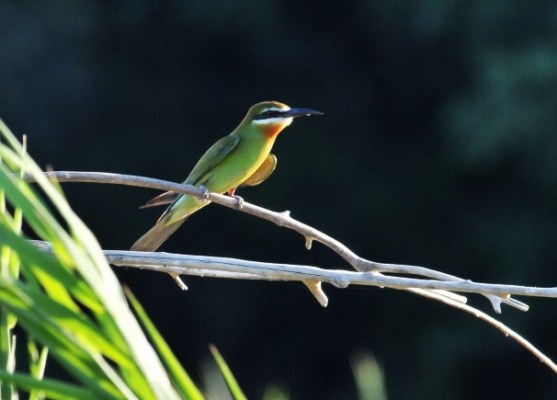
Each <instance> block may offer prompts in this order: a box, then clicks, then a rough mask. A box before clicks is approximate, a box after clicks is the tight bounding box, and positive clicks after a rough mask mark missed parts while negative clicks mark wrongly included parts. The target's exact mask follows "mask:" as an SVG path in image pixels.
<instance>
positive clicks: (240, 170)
mask: <svg viewBox="0 0 557 400" xmlns="http://www.w3.org/2000/svg"><path fill="white" fill-rule="evenodd" d="M322 114H323V113H322V112H320V111H315V110H310V109H307V108H290V107H288V106H287V105H286V104H282V103H279V102H277V101H264V102H262V103H257V104H255V105H254V106H252V107H251V108H250V109H249V110H248V113H247V114H246V116H245V117H244V119H243V120H242V122H240V124H239V125H238V126H237V127H236V129H234V130H233V131H232V133H230V134H229V135H227V136H225V137H223V138H222V139H220V140H219V141H217V142H216V143H215V144H213V145H212V146H211V147H210V148H209V150H207V151H206V152H205V154H203V156H202V157H201V158H200V159H199V161H198V162H197V164H196V165H195V167H194V168H193V169H192V171H191V172H190V174H189V175H188V177H187V179H186V180H185V181H184V184H186V185H193V186H197V187H204V188H205V189H206V190H208V191H210V192H216V193H221V194H222V193H226V192H228V194H229V195H231V196H233V195H234V191H235V190H236V188H238V187H241V186H255V185H259V184H260V183H261V182H263V181H265V180H266V179H267V178H268V177H269V176H270V175H271V173H272V172H273V171H274V170H275V167H276V165H277V158H276V157H275V156H274V155H273V154H271V148H272V147H273V144H274V143H275V139H276V138H277V136H278V134H279V133H280V132H281V131H282V130H283V129H284V128H286V127H287V126H288V125H290V124H291V123H292V121H293V119H294V118H296V117H302V116H310V115H322ZM166 204H170V205H169V206H168V208H167V209H166V211H165V212H164V213H163V214H162V215H161V217H160V218H159V220H158V221H157V223H156V224H155V226H153V227H152V228H151V229H150V230H149V231H147V233H145V234H144V235H143V236H141V237H140V238H139V239H138V240H137V241H136V242H135V243H134V245H133V246H132V247H131V250H135V251H155V250H156V249H158V248H159V246H160V245H161V244H163V243H164V241H165V240H166V239H168V237H169V236H170V235H171V234H172V233H174V231H176V229H178V227H179V226H180V225H181V224H182V223H183V222H184V221H185V220H186V219H187V218H188V217H189V216H190V215H192V214H193V213H194V212H196V211H198V210H199V209H201V208H202V207H205V206H206V205H207V204H209V202H208V201H205V200H202V199H201V198H199V197H198V196H191V195H185V194H179V193H176V192H166V193H163V194H161V195H159V196H157V197H155V198H153V199H151V200H150V201H148V202H147V203H146V204H145V205H143V206H142V208H147V207H154V206H159V205H166ZM171 275H172V276H173V277H174V279H175V280H176V281H177V283H178V284H179V285H180V286H181V287H184V286H182V285H183V283H181V281H180V280H179V278H178V276H177V275H176V274H171Z"/></svg>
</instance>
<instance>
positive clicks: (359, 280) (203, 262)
mask: <svg viewBox="0 0 557 400" xmlns="http://www.w3.org/2000/svg"><path fill="white" fill-rule="evenodd" d="M47 175H48V176H50V177H51V178H52V179H53V180H56V181H58V182H94V183H109V184H120V185H128V186H139V187H147V188H152V189H159V190H164V191H168V190H172V191H175V192H178V193H184V194H189V195H193V196H199V197H202V198H206V199H208V201H211V202H214V203H217V204H220V205H223V206H226V207H229V208H234V209H238V207H237V205H238V204H237V200H236V199H233V198H230V197H227V196H223V195H220V194H217V193H207V192H206V190H205V189H204V188H200V189H198V188H195V187H192V186H189V185H182V184H177V183H173V182H167V181H162V180H159V179H151V178H145V177H140V176H132V175H120V174H111V173H99V172H69V171H65V172H62V171H58V172H48V173H47ZM26 178H27V180H31V178H29V177H26ZM240 211H242V212H245V213H247V214H251V215H254V216H257V217H259V218H263V219H266V220H268V221H271V222H274V223H275V224H277V225H278V226H283V227H286V228H290V229H292V230H294V231H296V232H298V233H299V234H301V235H302V236H303V237H304V238H305V244H306V248H308V249H310V248H311V245H312V242H313V241H318V242H320V243H322V244H323V245H325V246H327V247H329V248H330V249H331V250H333V251H334V252H336V253H337V254H339V255H340V256H341V257H342V258H343V259H344V260H345V261H347V262H348V263H349V264H350V265H351V266H352V267H353V268H354V269H355V270H356V271H357V272H352V271H345V270H325V269H321V268H317V267H311V266H301V265H285V264H266V263H257V262H253V261H245V260H234V259H224V258H218V257H199V256H186V255H175V254H168V253H142V252H126V251H105V254H106V256H107V258H108V259H109V261H110V262H111V263H112V264H114V265H119V266H122V265H125V266H135V267H138V268H146V269H152V270H156V271H164V272H170V273H174V274H186V275H188V274H189V275H199V276H207V277H221V278H234V279H263V280H297V281H301V282H303V283H304V284H305V285H306V286H307V287H308V288H309V290H310V291H311V293H312V295H313V296H314V297H315V298H316V299H317V300H318V301H319V303H320V304H321V305H322V306H326V305H327V302H328V300H327V297H326V295H325V293H324V292H323V289H322V288H321V282H327V283H330V284H332V285H334V286H336V287H339V288H344V287H347V286H348V285H351V284H352V285H368V286H377V287H381V288H384V287H387V288H391V289H398V290H405V291H408V292H411V293H414V294H417V295H419V296H424V297H426V298H429V299H433V300H436V301H440V302H442V303H444V304H447V305H450V306H452V307H455V308H457V309H459V310H462V311H465V312H467V313H469V314H472V315H474V316H476V317H477V318H480V319H481V320H483V321H485V322H487V323H489V324H490V325H492V326H494V327H495V328H496V329H498V330H500V331H501V332H503V333H504V334H505V335H506V336H509V337H511V338H513V339H514V340H515V341H517V342H518V343H519V344H520V345H522V346H523V347H525V348H526V349H527V350H528V351H530V352H531V353H532V354H534V355H535V356H536V357H537V358H538V359H540V361H541V362H543V363H544V364H546V365H547V366H548V367H549V368H551V369H552V370H553V371H554V372H555V373H557V365H556V364H555V363H553V362H552V361H551V360H550V359H549V358H548V357H546V356H545V355H544V354H543V353H542V352H541V351H539V350H538V349H537V348H536V347H535V346H533V345H532V344H531V343H530V342H528V341H527V340H526V339H525V338H523V337H522V336H520V335H519V334H518V333H516V332H514V331H513V330H512V329H510V328H509V327H507V326H506V325H504V324H503V323H501V322H499V321H497V320H495V319H494V318H492V317H490V316H489V315H487V314H485V313H483V312H482V311H480V310H477V309H476V308H473V307H470V306H468V305H466V304H465V303H466V297H463V296H461V295H458V294H456V293H455V292H463V293H478V294H481V295H483V296H485V297H487V298H488V299H489V301H490V302H491V305H492V307H493V309H494V310H495V311H496V312H497V313H500V312H501V303H505V304H507V305H510V306H512V307H515V308H517V309H519V310H522V311H527V310H528V306H527V305H526V304H524V303H522V302H520V301H518V300H515V299H512V298H511V297H510V296H511V295H513V294H514V295H522V296H540V297H552V298H555V297H557V288H534V287H523V286H516V285H493V284H486V283H475V282H472V281H470V280H464V279H462V278H459V277H457V276H454V275H449V274H446V273H443V272H440V271H436V270H432V269H429V268H425V267H420V266H412V265H400V264H387V263H379V262H374V261H370V260H366V259H364V258H362V257H359V256H358V255H356V254H355V253H354V252H353V251H352V250H350V249H349V248H348V247H346V246H345V245H344V244H342V243H340V242H339V241H338V240H336V239H334V238H332V237H330V236H328V235H326V234H324V233H323V232H320V231H318V230H317V229H315V228H313V227H311V226H308V225H306V224H304V223H302V222H299V221H297V220H295V219H293V218H291V217H290V212H289V211H284V212H274V211H270V210H267V209H265V208H262V207H258V206H256V205H253V204H250V203H247V202H243V204H242V207H241V209H240ZM43 247H44V246H43ZM385 274H387V275H385ZM392 274H398V275H404V276H393V275H392ZM408 275H409V276H415V277H424V278H428V279H419V278H414V277H407V276H408Z"/></svg>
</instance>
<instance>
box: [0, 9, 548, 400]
mask: <svg viewBox="0 0 557 400" xmlns="http://www.w3.org/2000/svg"><path fill="white" fill-rule="evenodd" d="M556 26H557V3H556V2H555V1H535V2H526V1H522V0H515V1H489V2H487V1H483V0H460V1H458V0H452V1H444V0H424V1H350V2H341V1H338V0H335V1H319V2H310V1H301V0H296V1H266V2H264V1H225V0H221V1H183V2H178V1H166V2H145V1H143V2H140V1H137V2H131V1H128V2H115V3H112V2H86V1H62V2H56V3H50V2H48V3H47V2H16V1H3V2H2V3H0V117H1V118H2V119H4V121H5V122H6V123H7V124H8V126H10V127H11V129H12V130H13V131H14V132H15V133H16V134H18V135H21V134H23V133H26V134H28V137H29V148H30V152H31V154H32V156H34V157H35V159H36V160H37V161H38V162H39V163H40V165H42V166H47V165H52V166H53V167H54V168H55V169H59V170H81V171H109V172H119V173H130V174H138V175H146V176H151V177H158V178H163V179H168V180H173V181H182V180H183V179H185V177H186V176H187V174H188V172H189V171H190V169H191V168H192V166H193V165H194V164H195V162H196V161H197V159H198V158H199V157H200V155H201V154H202V153H203V152H204V151H205V150H206V148H208V147H209V146H210V145H211V144H212V143H213V142H215V141H216V140H217V139H218V138H220V137H221V136H224V135H225V134H228V133H229V132H230V131H231V130H232V129H233V128H234V127H235V126H236V125H237V124H238V122H239V121H240V120H241V118H242V117H243V116H244V114H245V112H246V110H247V109H248V107H249V106H251V105H252V104H254V103H256V102H259V101H262V100H270V99H274V100H279V101H282V102H285V103H287V104H289V105H291V106H301V107H310V108H315V109H318V110H321V111H323V112H324V113H325V115H324V116H322V117H314V118H308V119H301V120H297V121H295V122H294V124H293V126H291V127H290V128H288V129H287V130H286V131H285V132H284V133H283V134H281V136H280V137H279V139H278V141H277V143H276V145H275V148H274V153H275V154H277V156H278V158H279V165H278V168H277V171H276V172H275V173H274V175H273V176H272V177H271V178H270V179H269V180H268V181H267V182H265V184H263V185H261V186H259V187H257V188H252V189H246V190H242V191H241V192H240V194H241V195H243V196H244V198H245V199H246V201H249V202H253V203H256V204H258V205H261V206H263V207H268V208H270V209H273V210H278V211H282V210H285V209H288V210H291V211H292V215H293V216H294V217H295V218H299V219H300V220H302V221H304V222H306V223H309V224H311V225H313V226H315V227H316V228H318V229H321V230H323V231H324V232H326V233H328V234H330V235H332V236H333V237H335V238H337V239H339V240H341V241H342V242H343V243H345V244H346V245H347V246H349V247H350V248H352V249H353V250H354V251H356V252H357V253H358V254H360V255H361V256H363V257H366V258H369V259H372V260H377V261H384V262H393V263H409V264H415V265H424V266H429V267H432V268H436V269H440V270H443V271H446V272H449V273H453V274H457V275H459V276H462V277H466V278H470V279H473V280H476V281H487V282H497V283H513V284H524V285H536V286H552V285H555V284H556V282H557V277H556V274H555V268H556V264H557V246H555V242H556V237H557V161H556V159H557V133H556V127H557V28H556ZM64 189H65V191H66V193H67V195H68V198H69V200H70V202H71V204H72V206H73V207H74V209H75V210H76V211H77V213H78V214H79V215H80V216H81V217H82V218H83V219H84V220H85V222H86V223H87V224H88V225H89V227H90V228H91V229H92V230H93V232H94V233H95V234H96V235H97V237H98V238H99V240H100V241H101V243H102V245H103V247H105V248H107V249H125V248H128V247H129V246H130V245H131V244H132V243H133V242H134V241H135V240H136V239H137V238H138V237H139V236H140V235H141V234H142V233H143V232H144V231H146V230H147V229H148V228H149V227H150V226H151V225H152V224H153V223H154V222H155V220H156V219H157V218H158V215H159V213H160V212H161V211H162V210H138V209H137V206H138V205H140V204H142V203H143V202H144V201H146V200H147V199H149V198H150V197H151V196H153V195H155V194H156V192H153V191H148V190H142V189H136V188H129V187H112V186H104V185H91V184H67V185H65V186H64ZM162 250H164V251H173V252H183V253H191V254H206V255H215V256H229V257H238V258H245V259H250V260H260V261H273V262H288V263H300V264H312V265H319V266H324V267H336V268H348V266H347V265H346V264H345V263H344V262H342V260H340V259H339V257H338V256H336V255H335V254H334V253H332V252H331V251H329V250H327V249H325V248H323V246H320V245H318V244H316V245H315V246H314V249H313V250H311V251H310V252H307V251H306V250H305V248H304V241H303V238H301V237H300V236H299V235H297V234H295V233H293V232H291V231H288V230H285V229H281V228H279V227H277V226H274V225H272V224H270V223H267V222H265V221H262V220H258V219H256V218H253V217H250V216H247V215H245V214H242V213H237V212H233V211H231V210H228V209H225V208H222V207H218V206H211V207H208V208H206V209H204V210H203V211H201V212H200V213H199V214H197V215H195V216H194V217H192V218H191V219H190V220H188V222H187V223H186V224H184V226H183V227H182V228H181V229H180V230H179V231H178V232H177V233H176V234H175V235H174V236H173V237H172V238H171V240H169V241H168V242H167V243H166V244H165V245H164V246H163V248H162ZM117 273H118V275H119V276H120V278H121V280H122V281H123V282H125V283H126V284H128V285H129V286H131V288H132V289H133V291H134V292H135V293H136V294H137V296H138V297H139V299H140V300H141V301H142V302H143V304H144V305H145V307H146V309H147V310H148V311H149V313H150V315H151V316H152V318H153V319H154V320H155V322H156V324H157V325H158V327H159V328H160V329H161V331H162V333H163V334H164V336H165V338H166V339H167V340H168V341H169V343H170V345H171V347H172V348H173V349H174V351H175V352H176V354H177V355H178V357H179V358H180V360H182V362H183V364H184V366H185V367H186V369H187V370H188V371H189V372H190V373H191V374H192V375H193V377H194V378H195V379H196V380H197V381H199V379H200V377H199V371H200V369H201V364H202V360H204V359H206V358H207V357H208V350H207V344H208V343H210V342H213V343H215V344H216V345H217V346H218V347H219V349H220V350H221V352H222V353H223V355H224V356H225V358H226V359H227V361H228V362H229V364H230V366H231V368H232V370H233V371H234V373H235V375H236V377H237V378H238V380H239V382H240V384H241V385H242V387H243V388H244V390H245V391H246V393H247V394H248V396H249V397H250V398H259V397H261V395H262V393H263V391H264V389H265V387H266V386H267V385H269V384H271V383H278V384H280V385H282V386H283V387H286V388H288V390H289V392H290V394H291V395H292V397H293V398H297V399H301V398H321V399H333V398H335V399H336V398H346V399H354V398H356V397H357V394H356V387H355V384H354V380H353V377H352V373H351V368H350V360H351V358H352V357H353V355H354V354H355V353H357V352H358V351H360V350H365V351H371V352H373V354H374V355H375V357H376V358H377V359H378V360H379V362H380V364H381V366H382V367H383V368H384V373H385V376H386V385H387V390H388V393H389V397H390V398H391V399H421V398H423V399H470V398H474V399H480V398H509V399H522V398H535V399H553V398H555V397H556V396H557V379H556V377H555V375H553V374H552V373H551V372H550V371H549V369H548V368H546V367H545V366H543V365H542V364H540V363H539V362H538V361H537V360H536V359H535V358H534V357H533V356H532V355H530V354H529V353H527V352H526V351H525V350H524V349H523V348H521V347H519V346H518V345H517V344H516V343H514V342H513V341H511V340H509V339H507V338H505V337H504V336H503V335H501V334H500V333H498V332H497V331H495V330H494V329H492V328H490V327H488V326H487V325H485V324H484V323H482V322H480V321H478V320H476V319H475V318H473V317H471V316H468V315H465V314H462V313H460V312H458V311H456V310H453V309H449V308H447V307H446V306H443V305H440V304H438V303H433V302H431V301H428V300H425V299H422V298H420V297H416V296H413V295H411V294H408V293H403V292H397V291H389V290H380V289H373V288H360V287H351V288H348V289H345V290H340V289H335V288H332V287H329V286H326V287H325V290H326V292H327V294H328V295H329V298H330V304H329V307H327V308H321V307H320V306H319V305H318V304H317V302H316V301H315V300H314V299H313V298H312V297H311V295H310V294H309V293H308V291H307V290H306V289H305V288H304V287H303V286H302V285H299V284H293V283H261V282H242V281H232V280H230V281H226V280H214V279H201V278H189V279H187V283H188V285H189V286H190V291H189V292H187V293H181V292H180V291H179V290H178V289H177V287H176V286H175V285H174V283H173V282H172V280H171V279H170V278H169V277H168V276H166V275H161V274H155V273H152V272H146V271H138V270H119V271H117ZM470 298H471V304H473V305H476V306H479V307H481V308H482V309H483V310H486V311H488V312H491V311H490V308H489V305H488V304H487V302H486V301H483V299H481V298H477V297H475V296H470ZM525 300H526V301H527V302H528V303H529V304H530V305H531V306H532V309H531V310H530V311H529V312H528V313H521V312H519V311H516V310H514V309H509V308H505V309H504V313H503V315H502V317H501V319H502V320H503V321H504V322H506V323H508V324H509V325H510V326H512V327H513V328H515V329H516V330H518V331H519V332H520V333H522V334H524V335H525V336H526V337H527V338H529V339H530V340H532V341H533V343H534V344H536V345H538V346H540V347H541V349H542V350H543V351H545V352H546V353H547V354H548V355H549V356H550V357H553V358H557V345H556V344H555V339H554V338H555V337H556V335H557V306H556V303H555V301H553V300H549V299H525Z"/></svg>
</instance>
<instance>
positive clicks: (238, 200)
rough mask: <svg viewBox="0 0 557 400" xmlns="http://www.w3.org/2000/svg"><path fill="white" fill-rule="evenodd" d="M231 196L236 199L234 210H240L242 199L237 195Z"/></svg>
mask: <svg viewBox="0 0 557 400" xmlns="http://www.w3.org/2000/svg"><path fill="white" fill-rule="evenodd" d="M231 197H232V198H234V199H236V207H235V208H236V210H241V209H242V208H244V199H243V198H242V197H240V196H238V195H235V194H234V195H232V196H231Z"/></svg>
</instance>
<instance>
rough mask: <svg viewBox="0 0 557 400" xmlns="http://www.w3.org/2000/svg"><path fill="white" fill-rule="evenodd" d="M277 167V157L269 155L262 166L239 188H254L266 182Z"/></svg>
mask: <svg viewBox="0 0 557 400" xmlns="http://www.w3.org/2000/svg"><path fill="white" fill-rule="evenodd" d="M276 167H277V157H276V156H275V155H274V154H269V155H268V156H267V158H266V159H265V161H263V164H261V166H260V167H259V168H258V169H257V171H255V172H254V173H253V174H252V175H251V176H250V177H249V178H248V179H246V180H245V181H244V182H242V184H241V185H240V187H242V186H255V185H259V184H260V183H261V182H263V181H265V180H267V178H268V177H269V176H271V174H272V173H273V171H274V170H275V168H276Z"/></svg>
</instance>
